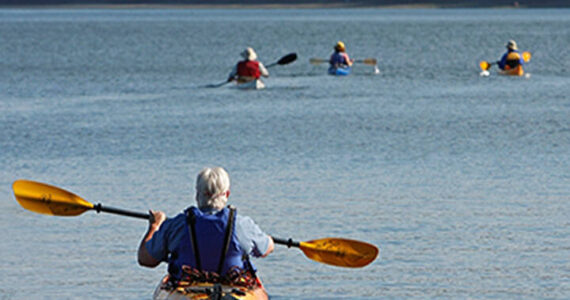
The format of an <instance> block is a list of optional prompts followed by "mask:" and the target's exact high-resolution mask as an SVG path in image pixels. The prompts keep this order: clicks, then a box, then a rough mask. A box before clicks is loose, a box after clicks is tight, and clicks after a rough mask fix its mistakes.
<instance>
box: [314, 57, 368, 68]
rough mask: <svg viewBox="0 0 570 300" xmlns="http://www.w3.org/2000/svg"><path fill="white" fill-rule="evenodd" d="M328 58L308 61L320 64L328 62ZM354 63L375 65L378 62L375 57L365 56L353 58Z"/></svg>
mask: <svg viewBox="0 0 570 300" xmlns="http://www.w3.org/2000/svg"><path fill="white" fill-rule="evenodd" d="M328 62H329V60H328V59H324V58H310V59H309V63H311V64H313V65H320V64H322V63H328ZM354 63H361V64H365V65H369V66H376V64H378V61H377V60H376V58H365V59H355V60H354Z"/></svg>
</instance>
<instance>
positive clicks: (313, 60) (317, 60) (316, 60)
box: [309, 58, 328, 65]
mask: <svg viewBox="0 0 570 300" xmlns="http://www.w3.org/2000/svg"><path fill="white" fill-rule="evenodd" d="M309 62H310V63H311V64H313V65H320V64H322V63H324V62H328V60H326V59H322V58H310V59H309Z"/></svg>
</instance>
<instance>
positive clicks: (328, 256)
mask: <svg viewBox="0 0 570 300" xmlns="http://www.w3.org/2000/svg"><path fill="white" fill-rule="evenodd" d="M299 244H300V246H299V247H300V248H301V250H302V251H303V252H304V253H305V255H306V256H307V257H309V258H310V259H312V260H315V261H318V262H322V263H325V264H329V265H333V266H338V267H349V268H361V267H364V266H366V265H368V264H370V263H371V262H373V261H374V260H375V259H376V257H377V256H378V253H379V250H378V247H376V246H374V245H371V244H368V243H365V242H361V241H355V240H349V239H341V238H326V239H320V240H314V241H308V242H300V243H299Z"/></svg>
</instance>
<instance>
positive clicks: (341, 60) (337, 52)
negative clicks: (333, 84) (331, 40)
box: [329, 41, 354, 71]
mask: <svg viewBox="0 0 570 300" xmlns="http://www.w3.org/2000/svg"><path fill="white" fill-rule="evenodd" d="M352 63H354V60H353V59H350V57H349V56H348V54H347V53H346V48H345V46H344V43H343V42H342V41H338V42H337V43H336V45H335V46H334V53H333V54H332V55H331V57H330V59H329V64H330V68H329V71H330V70H331V69H334V70H336V69H338V68H348V67H350V66H352Z"/></svg>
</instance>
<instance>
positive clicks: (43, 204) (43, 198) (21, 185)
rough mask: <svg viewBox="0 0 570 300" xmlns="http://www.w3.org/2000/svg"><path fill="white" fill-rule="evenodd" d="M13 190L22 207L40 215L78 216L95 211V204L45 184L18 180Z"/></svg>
mask: <svg viewBox="0 0 570 300" xmlns="http://www.w3.org/2000/svg"><path fill="white" fill-rule="evenodd" d="M12 189H13V190H14V196H16V200H18V202H19V203H20V205H22V207H24V208H25V209H27V210H31V211H33V212H36V213H40V214H45V215H54V216H77V215H80V214H82V213H84V212H85V211H87V210H89V209H93V204H91V203H89V202H87V201H85V200H83V199H82V198H81V197H79V196H77V195H75V194H73V193H71V192H68V191H66V190H63V189H60V188H58V187H55V186H51V185H48V184H45V183H40V182H35V181H30V180H17V181H15V182H14V184H13V185H12Z"/></svg>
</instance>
